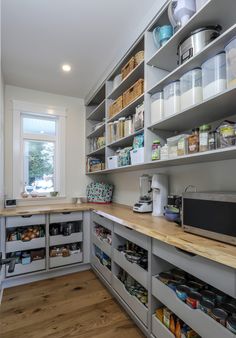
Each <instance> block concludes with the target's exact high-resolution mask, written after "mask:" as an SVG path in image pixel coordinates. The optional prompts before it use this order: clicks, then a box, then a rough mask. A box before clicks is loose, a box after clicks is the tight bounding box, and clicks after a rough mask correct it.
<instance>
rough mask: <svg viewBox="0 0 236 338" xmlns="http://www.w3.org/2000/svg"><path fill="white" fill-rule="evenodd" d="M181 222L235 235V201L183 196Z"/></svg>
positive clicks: (198, 227)
mask: <svg viewBox="0 0 236 338" xmlns="http://www.w3.org/2000/svg"><path fill="white" fill-rule="evenodd" d="M183 223H184V225H186V226H192V227H194V228H197V229H202V230H207V231H211V232H215V233H219V234H222V235H228V236H233V237H236V203H230V202H219V201H208V200H199V199H190V198H184V212H183Z"/></svg>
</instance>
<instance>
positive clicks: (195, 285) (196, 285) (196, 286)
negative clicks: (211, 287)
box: [187, 281, 202, 292]
mask: <svg viewBox="0 0 236 338" xmlns="http://www.w3.org/2000/svg"><path fill="white" fill-rule="evenodd" d="M187 286H188V287H189V288H190V289H191V291H195V292H197V291H200V290H201V289H202V285H201V284H199V283H198V282H195V281H190V282H188V283H187Z"/></svg>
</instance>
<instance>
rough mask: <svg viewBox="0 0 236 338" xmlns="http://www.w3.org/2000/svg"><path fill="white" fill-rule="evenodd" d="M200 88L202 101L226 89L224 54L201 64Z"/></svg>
mask: <svg viewBox="0 0 236 338" xmlns="http://www.w3.org/2000/svg"><path fill="white" fill-rule="evenodd" d="M202 87H203V99H204V100H206V99H208V98H209V97H212V96H214V95H217V94H219V93H221V92H223V91H224V90H225V89H226V57H225V52H222V53H220V54H217V55H215V56H213V57H212V58H210V59H209V60H207V61H206V62H204V63H203V64H202Z"/></svg>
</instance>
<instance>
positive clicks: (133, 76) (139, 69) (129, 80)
mask: <svg viewBox="0 0 236 338" xmlns="http://www.w3.org/2000/svg"><path fill="white" fill-rule="evenodd" d="M143 78H144V61H142V62H141V63H140V64H139V65H137V66H136V67H135V68H134V69H133V70H132V71H131V72H130V73H129V74H128V75H127V76H126V77H125V78H124V80H122V82H121V83H120V84H119V86H118V87H116V88H115V89H114V90H113V91H112V92H111V93H110V94H109V95H108V97H107V98H108V99H111V100H115V99H117V98H118V97H119V96H120V95H122V94H123V93H124V92H125V91H126V90H127V89H129V88H130V87H131V86H132V85H133V84H134V83H135V82H136V81H138V80H139V79H143Z"/></svg>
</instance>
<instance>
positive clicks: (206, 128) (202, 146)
mask: <svg viewBox="0 0 236 338" xmlns="http://www.w3.org/2000/svg"><path fill="white" fill-rule="evenodd" d="M210 130H211V126H210V125H209V124H203V125H202V126H201V127H200V129H199V151H201V152H202V151H207V150H209V132H210Z"/></svg>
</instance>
